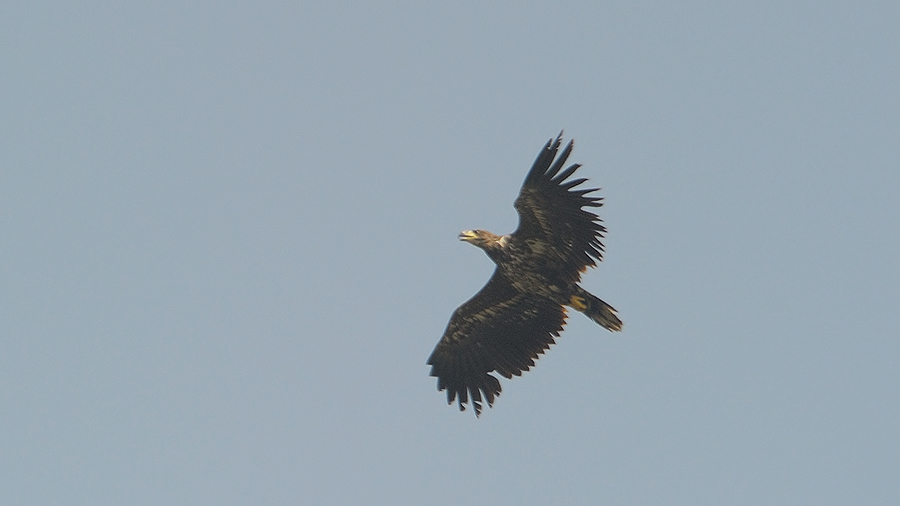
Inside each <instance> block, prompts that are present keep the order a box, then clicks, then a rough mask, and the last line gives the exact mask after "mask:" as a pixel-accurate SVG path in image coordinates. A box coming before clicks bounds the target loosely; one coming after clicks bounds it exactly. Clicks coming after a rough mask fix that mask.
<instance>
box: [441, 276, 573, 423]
mask: <svg viewBox="0 0 900 506" xmlns="http://www.w3.org/2000/svg"><path fill="white" fill-rule="evenodd" d="M565 320H566V310H565V308H563V307H562V306H560V305H559V304H557V303H554V302H553V301H551V300H549V299H546V298H543V297H539V296H535V295H529V294H525V293H522V292H519V291H517V290H516V289H515V288H513V286H512V285H511V284H510V283H509V281H508V280H507V279H506V278H505V277H504V276H503V275H502V274H500V273H499V272H498V271H494V275H493V276H492V277H491V279H490V281H488V283H487V284H486V285H484V288H482V289H481V291H479V292H478V293H477V294H475V296H474V297H472V298H471V299H469V300H468V301H467V302H466V303H465V304H463V305H462V306H460V307H459V308H457V309H456V311H454V312H453V316H452V317H451V318H450V323H449V324H448V325H447V330H445V331H444V336H443V337H442V338H441V340H440V341H439V342H438V344H437V346H436V347H435V348H434V351H433V352H432V353H431V356H430V357H429V358H428V365H430V366H431V375H432V376H435V377H437V379H438V390H445V389H446V390H447V403H448V404H453V401H454V400H456V399H458V400H459V410H460V411H464V410H465V409H466V406H465V404H466V403H467V402H468V401H469V399H470V398H471V400H472V404H473V405H474V406H475V415H476V416H477V415H479V414H481V400H482V397H483V398H484V399H485V400H486V401H487V404H488V406H491V405H493V403H494V398H495V397H497V396H499V395H500V381H499V380H498V379H497V377H496V376H493V375H491V374H489V373H490V372H492V371H497V372H498V373H500V374H501V375H502V376H504V377H506V378H511V377H513V376H519V375H521V374H522V372H524V371H527V370H528V369H529V368H530V367H532V366H533V365H534V361H535V359H537V358H538V357H539V356H540V355H541V354H542V353H543V352H544V351H545V350H547V349H548V348H550V345H551V344H553V343H554V340H553V338H554V337H558V336H559V333H560V331H562V328H563V323H565Z"/></svg>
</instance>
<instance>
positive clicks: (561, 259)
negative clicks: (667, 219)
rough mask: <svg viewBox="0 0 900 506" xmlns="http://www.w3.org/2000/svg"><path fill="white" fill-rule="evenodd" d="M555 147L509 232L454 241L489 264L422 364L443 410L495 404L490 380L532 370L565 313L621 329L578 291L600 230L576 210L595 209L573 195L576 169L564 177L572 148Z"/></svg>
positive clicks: (596, 201) (597, 255) (598, 253)
mask: <svg viewBox="0 0 900 506" xmlns="http://www.w3.org/2000/svg"><path fill="white" fill-rule="evenodd" d="M561 144H562V134H560V136H558V137H557V138H556V139H555V140H553V139H551V140H550V141H548V142H547V144H546V145H544V148H543V149H542V150H541V153H540V154H539V155H538V157H537V159H536V160H535V162H534V165H532V168H531V170H530V171H529V172H528V175H527V176H526V178H525V182H524V183H523V185H522V190H521V191H520V193H519V196H518V198H517V199H516V202H515V208H516V211H518V213H519V226H518V228H517V229H516V231H515V232H513V233H512V234H509V235H503V236H499V235H495V234H492V233H490V232H487V231H484V230H466V231H464V232H462V233H461V234H460V235H459V238H460V240H463V241H466V242H469V243H471V244H473V245H475V246H478V247H479V248H481V249H482V250H484V252H485V253H486V254H487V255H488V257H489V258H490V259H491V260H493V261H494V263H495V264H497V268H496V269H495V270H494V274H493V276H491V279H490V280H489V281H488V283H487V284H486V285H485V286H484V288H482V289H481V291H479V292H478V293H477V294H475V296H473V297H472V298H471V299H469V300H468V301H467V302H465V303H464V304H463V305H462V306H460V307H459V308H457V309H456V311H454V313H453V316H452V317H451V318H450V322H449V323H448V324H447V329H446V330H445V331H444V335H443V337H441V340H440V341H439V342H438V344H437V346H436V347H435V349H434V351H433V352H432V354H431V356H430V357H429V359H428V362H427V363H428V365H431V375H432V376H435V377H437V379H438V390H447V401H448V403H450V404H452V403H453V402H454V400H458V403H459V409H460V410H461V411H462V410H465V407H466V404H467V403H468V402H469V399H471V401H472V404H473V406H474V408H475V414H476V416H477V415H479V414H480V413H481V407H482V406H481V402H482V399H484V400H486V401H487V403H488V406H492V405H493V403H494V400H495V398H496V397H497V396H498V395H500V390H501V388H500V382H499V380H498V379H497V377H496V376H493V375H492V374H490V373H492V372H497V373H499V374H500V375H501V376H504V377H505V378H512V377H513V376H519V375H521V374H522V372H524V371H527V370H528V369H529V368H531V367H532V366H534V361H535V360H536V359H537V358H538V357H539V356H540V355H541V354H542V353H543V352H544V351H545V350H547V349H548V348H549V347H550V345H551V344H554V338H555V337H558V336H559V333H560V332H561V331H562V329H563V325H564V324H565V319H566V307H571V308H573V309H575V310H577V311H580V312H582V313H584V314H585V315H586V316H588V317H589V318H590V319H591V320H593V321H595V322H597V323H598V324H599V325H601V326H603V327H604V328H606V329H608V330H611V331H618V330H621V328H622V322H621V320H619V318H618V316H616V311H615V309H613V308H612V307H611V306H610V305H609V304H607V303H605V302H603V301H602V300H600V299H599V298H598V297H596V296H594V295H593V294H591V293H589V292H587V291H586V290H584V289H583V288H582V287H581V286H579V285H578V281H579V280H580V278H581V274H582V273H583V272H584V271H585V270H586V269H587V268H588V267H593V266H595V265H596V262H598V261H600V260H601V258H602V252H603V244H602V243H601V242H600V240H601V239H602V238H603V234H604V233H605V232H606V229H605V228H604V226H603V224H602V222H601V220H600V218H599V217H598V216H597V215H596V214H594V213H593V212H591V211H588V210H586V209H584V208H585V207H589V208H591V207H600V206H601V205H602V202H601V201H602V199H601V198H600V197H593V196H588V194H590V193H592V192H594V191H597V189H596V188H592V189H576V187H577V186H579V185H581V184H582V183H584V182H585V181H586V180H585V179H572V180H570V179H569V177H570V176H572V175H573V174H574V173H575V171H576V170H577V169H578V168H579V167H580V165H578V164H574V165H570V166H569V167H567V168H566V169H565V170H562V167H563V165H564V164H565V162H566V160H567V159H568V156H569V154H570V153H571V151H572V147H573V143H572V142H571V141H570V142H569V144H568V145H567V146H566V147H565V149H564V150H563V151H562V152H561V153H560V152H559V148H560V146H561ZM557 155H558V156H557Z"/></svg>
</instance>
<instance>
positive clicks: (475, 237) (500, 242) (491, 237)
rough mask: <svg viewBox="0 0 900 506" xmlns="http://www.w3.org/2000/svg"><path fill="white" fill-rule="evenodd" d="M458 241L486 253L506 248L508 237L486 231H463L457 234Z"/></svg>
mask: <svg viewBox="0 0 900 506" xmlns="http://www.w3.org/2000/svg"><path fill="white" fill-rule="evenodd" d="M459 240H460V241H466V242H467V243H470V244H473V245H475V246H478V247H479V248H481V249H483V250H485V251H487V250H491V249H495V248H502V247H504V246H506V243H507V242H508V241H509V236H506V235H503V236H501V235H497V234H492V233H490V232H488V231H486V230H463V231H462V232H460V233H459Z"/></svg>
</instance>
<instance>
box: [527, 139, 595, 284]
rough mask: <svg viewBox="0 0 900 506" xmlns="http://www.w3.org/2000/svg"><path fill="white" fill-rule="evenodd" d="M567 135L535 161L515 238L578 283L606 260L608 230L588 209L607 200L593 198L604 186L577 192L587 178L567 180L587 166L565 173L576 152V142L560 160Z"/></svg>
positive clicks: (574, 166)
mask: <svg viewBox="0 0 900 506" xmlns="http://www.w3.org/2000/svg"><path fill="white" fill-rule="evenodd" d="M561 143H562V132H560V134H559V136H558V137H557V138H556V140H553V139H551V140H549V141H547V144H545V145H544V149H543V150H541V153H540V154H539V155H538V157H537V159H536V160H535V161H534V165H532V167H531V170H530V171H529V172H528V176H526V177H525V183H524V184H523V185H522V190H521V191H520V192H519V196H518V198H516V202H515V207H516V211H518V212H519V227H518V228H517V229H516V231H515V232H513V234H512V239H513V240H515V241H517V242H520V244H526V245H528V246H529V248H530V249H531V251H532V252H533V253H534V254H536V255H540V256H541V258H544V259H546V260H545V262H544V264H545V266H552V268H553V269H554V270H555V271H556V273H557V274H558V275H560V276H563V277H564V278H567V279H569V280H571V281H577V280H578V279H579V278H580V275H581V273H582V272H584V271H585V269H587V268H588V267H593V266H595V265H597V264H596V262H599V261H600V260H601V258H602V256H603V243H602V242H601V241H600V240H601V239H602V238H603V234H604V233H605V232H606V228H605V227H604V226H603V222H602V221H601V220H600V218H599V217H598V216H597V215H596V214H594V213H592V212H590V211H588V210H585V209H583V208H585V207H600V206H602V205H603V204H602V200H603V199H602V198H600V197H591V196H588V194H589V193H592V192H595V191H597V190H599V188H588V189H577V190H576V189H575V188H576V187H577V186H579V185H580V184H581V183H584V182H585V181H587V179H584V178H579V179H572V180H568V181H567V179H568V178H569V177H570V176H571V175H572V174H574V173H575V171H576V170H578V168H579V167H581V165H580V164H573V165H570V166H569V167H567V168H566V169H565V170H562V171H561V172H560V169H562V167H563V165H564V164H565V163H566V159H567V158H568V157H569V154H570V153H571V152H572V146H573V142H572V141H569V144H568V145H567V146H566V147H565V149H564V150H563V151H562V153H560V154H559V156H557V153H558V152H559V147H560V145H561Z"/></svg>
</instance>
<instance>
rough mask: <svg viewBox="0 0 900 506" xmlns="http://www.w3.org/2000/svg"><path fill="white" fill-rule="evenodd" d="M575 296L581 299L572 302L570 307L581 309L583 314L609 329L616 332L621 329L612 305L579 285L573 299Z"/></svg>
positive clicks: (620, 322) (620, 321)
mask: <svg viewBox="0 0 900 506" xmlns="http://www.w3.org/2000/svg"><path fill="white" fill-rule="evenodd" d="M575 297H578V298H580V299H581V300H578V301H577V302H578V303H576V304H572V307H574V308H575V309H577V310H579V311H581V312H582V313H584V314H585V316H587V317H588V318H590V319H591V320H593V321H594V322H596V323H597V324H598V325H600V326H601V327H603V328H605V329H607V330H609V331H612V332H617V331H619V330H622V320H620V319H619V317H618V316H616V309H615V308H614V307H612V306H610V305H609V304H607V303H606V302H603V301H602V300H600V298H599V297H597V296H596V295H594V294H592V293H590V292H588V291H587V290H585V289H584V288H581V287H578V293H577V294H576V295H575V296H573V299H574V298H575Z"/></svg>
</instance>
